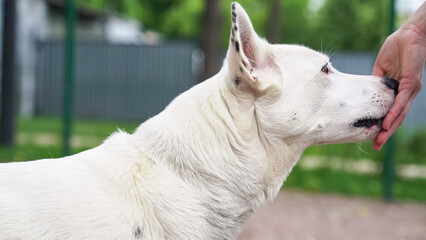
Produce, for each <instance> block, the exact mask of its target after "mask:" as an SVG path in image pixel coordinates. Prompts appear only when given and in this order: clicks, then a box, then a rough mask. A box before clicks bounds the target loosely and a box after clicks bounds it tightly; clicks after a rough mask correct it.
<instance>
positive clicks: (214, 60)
mask: <svg viewBox="0 0 426 240" xmlns="http://www.w3.org/2000/svg"><path fill="white" fill-rule="evenodd" d="M204 2H205V9H204V19H203V36H202V41H201V49H202V50H203V52H204V56H205V57H204V74H203V78H202V79H201V80H205V79H208V78H210V77H211V76H213V75H214V74H216V73H217V72H218V70H219V69H220V65H221V64H220V57H221V55H222V54H221V52H222V51H221V45H220V40H221V37H222V36H221V35H220V33H221V32H220V30H221V29H222V22H223V21H222V13H221V11H220V8H219V1H217V0H205V1H204Z"/></svg>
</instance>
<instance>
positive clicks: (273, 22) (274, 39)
mask: <svg viewBox="0 0 426 240" xmlns="http://www.w3.org/2000/svg"><path fill="white" fill-rule="evenodd" d="M281 2H282V1H281V0H270V6H269V18H268V21H267V25H266V29H267V32H266V38H267V39H268V40H269V41H270V42H271V43H280V38H281V36H280V29H281Z"/></svg>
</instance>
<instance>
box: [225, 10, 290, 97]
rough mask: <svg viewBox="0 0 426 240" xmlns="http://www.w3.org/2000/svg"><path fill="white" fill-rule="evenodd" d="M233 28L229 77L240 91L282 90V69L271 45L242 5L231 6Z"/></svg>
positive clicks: (228, 58)
mask: <svg viewBox="0 0 426 240" xmlns="http://www.w3.org/2000/svg"><path fill="white" fill-rule="evenodd" d="M231 17H232V27H231V36H230V40H229V49H228V56H227V60H228V66H229V76H230V78H231V79H232V84H233V85H234V86H235V87H236V88H237V89H251V90H254V91H255V92H256V93H258V94H259V93H260V95H263V94H262V93H264V92H266V91H267V90H269V89H270V88H275V87H280V86H281V81H282V74H281V70H280V68H279V67H278V65H277V64H276V62H275V57H274V54H273V51H272V49H271V45H270V44H269V43H268V42H266V41H265V40H263V39H261V38H259V36H257V34H256V32H255V31H254V29H253V25H252V23H251V21H250V19H249V17H248V15H247V13H246V12H245V11H244V9H243V8H242V7H241V6H240V4H238V3H236V2H233V3H232V5H231Z"/></svg>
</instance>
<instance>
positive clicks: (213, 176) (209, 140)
mask: <svg viewBox="0 0 426 240" xmlns="http://www.w3.org/2000/svg"><path fill="white" fill-rule="evenodd" d="M227 81H229V75H228V73H227V67H226V66H225V67H224V68H223V69H222V70H221V72H219V73H218V74H217V75H216V76H214V77H213V78H211V79H209V80H206V81H205V82H204V83H201V84H199V85H197V86H195V87H194V88H193V89H191V90H190V91H187V92H185V93H183V94H182V95H181V96H179V97H178V98H176V99H175V100H174V101H173V102H172V103H171V104H170V105H169V106H168V107H167V108H166V109H165V110H164V111H163V112H162V113H160V114H159V115H157V116H156V117H154V118H152V119H150V120H148V121H147V122H145V123H144V124H142V125H141V126H140V127H139V128H138V129H137V131H136V132H135V134H134V136H135V139H136V141H137V145H138V146H139V147H140V150H141V151H142V152H143V153H144V154H146V155H147V156H149V157H150V158H151V159H153V161H155V164H157V165H158V166H163V167H165V168H167V169H169V170H170V172H171V173H173V174H176V176H178V177H179V178H181V179H182V180H183V181H184V182H186V183H187V184H189V185H191V186H192V187H193V188H194V191H196V192H199V193H200V194H201V195H203V196H202V198H203V199H205V202H204V203H202V207H204V208H206V209H207V211H208V212H209V214H208V215H207V216H206V221H207V222H208V223H209V224H210V225H212V226H213V227H212V229H215V232H214V233H212V234H211V236H216V237H217V238H219V239H222V238H226V239H229V238H234V237H236V234H238V232H239V229H240V228H241V226H242V225H243V223H244V222H245V221H246V220H247V219H248V217H249V216H250V215H251V214H252V213H253V212H254V211H255V210H256V209H258V208H259V207H260V206H261V205H262V204H264V203H265V202H267V201H271V200H272V199H273V198H274V197H275V196H276V194H277V193H278V191H279V189H280V187H281V185H282V183H283V181H284V179H285V178H286V176H287V175H288V173H289V171H290V170H291V168H292V167H293V166H294V164H295V163H296V161H297V159H298V158H299V156H300V154H301V152H302V150H303V149H299V150H298V151H294V150H290V151H286V149H288V148H292V147H293V146H292V145H291V144H279V145H276V144H272V143H271V142H270V141H269V140H268V139H267V138H266V137H265V136H263V135H261V134H260V132H262V131H259V130H260V129H259V128H262V127H263V126H262V125H261V124H260V123H259V121H258V119H257V118H256V108H255V104H254V101H255V100H254V99H252V100H250V99H242V98H241V97H238V96H236V95H235V94H233V93H232V91H231V90H230V89H229V87H228V85H227V84H226V82H227ZM176 116H179V117H178V118H176ZM154 122H155V124H152V123H154ZM194 149H198V151H195V150H194ZM199 149H202V150H203V151H202V152H200V151H199ZM267 152H268V153H269V154H267ZM165 153H167V154H165ZM271 153H272V154H271ZM289 153H292V155H290V154H289ZM293 153H295V154H293ZM226 158H227V159H226ZM230 158H231V159H230ZM264 162H267V164H264ZM271 169H272V170H271ZM268 172H269V173H272V174H269V175H266V173H268ZM183 221H184V220H183ZM213 239H214V237H213Z"/></svg>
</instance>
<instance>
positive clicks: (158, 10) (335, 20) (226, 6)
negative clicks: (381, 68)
mask: <svg viewBox="0 0 426 240" xmlns="http://www.w3.org/2000/svg"><path fill="white" fill-rule="evenodd" d="M78 2H79V3H81V4H85V5H88V6H92V7H93V8H96V9H110V10H113V11H118V12H120V13H122V14H124V15H126V16H129V17H132V18H136V19H138V20H140V21H141V22H142V24H143V26H144V28H145V29H152V30H155V31H158V32H159V33H161V34H162V35H163V36H165V37H167V38H173V39H186V40H188V39H189V40H193V41H195V42H200V38H201V35H202V22H203V13H204V7H205V1H203V0H78ZM231 2H232V1H231V0H225V1H221V10H222V16H223V17H224V21H223V22H224V24H223V27H222V29H223V31H222V39H223V40H222V44H223V47H224V49H225V48H227V46H228V41H229V29H230V26H231V17H230V5H231ZM313 2H314V0H282V1H281V11H280V12H281V14H282V15H281V41H282V42H284V43H298V44H304V45H307V46H310V47H312V48H314V49H319V50H326V49H325V48H330V49H332V50H333V51H334V50H362V51H365V50H378V48H379V47H380V44H381V43H382V42H383V40H384V38H385V37H386V36H387V27H388V9H389V3H388V2H389V1H386V0H376V1H369V0H325V1H324V3H323V4H322V6H321V7H320V8H319V9H314V10H313V9H311V8H310V5H312V3H313ZM240 3H241V5H242V6H243V7H244V8H245V10H246V11H247V12H248V14H249V15H250V18H251V20H252V22H253V26H254V28H255V29H256V31H257V32H258V34H259V35H260V36H265V35H266V29H267V28H266V24H267V19H268V13H269V10H270V7H271V4H272V3H271V0H265V1H257V0H243V1H240Z"/></svg>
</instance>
